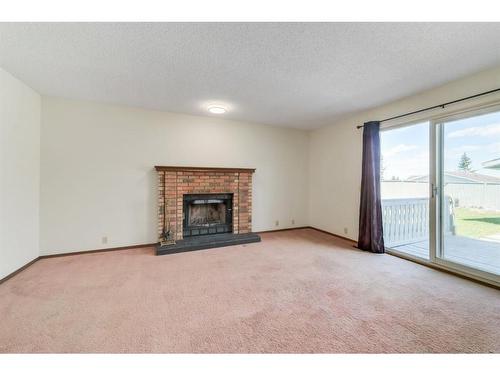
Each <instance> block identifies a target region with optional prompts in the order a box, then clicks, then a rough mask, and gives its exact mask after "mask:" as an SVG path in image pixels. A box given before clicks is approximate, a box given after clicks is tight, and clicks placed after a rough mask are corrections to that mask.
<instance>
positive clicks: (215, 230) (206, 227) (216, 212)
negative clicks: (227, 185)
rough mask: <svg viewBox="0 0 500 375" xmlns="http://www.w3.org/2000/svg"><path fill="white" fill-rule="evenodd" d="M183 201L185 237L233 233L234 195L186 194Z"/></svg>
mask: <svg viewBox="0 0 500 375" xmlns="http://www.w3.org/2000/svg"><path fill="white" fill-rule="evenodd" d="M183 201H184V204H183V213H184V221H183V224H184V229H183V236H184V237H189V236H201V235H207V234H219V233H231V232H232V231H233V220H232V209H233V196H232V194H186V195H184V198H183Z"/></svg>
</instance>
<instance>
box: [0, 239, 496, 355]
mask: <svg viewBox="0 0 500 375" xmlns="http://www.w3.org/2000/svg"><path fill="white" fill-rule="evenodd" d="M262 238H263V241H262V242H261V243H256V244H249V245H240V246H233V247H226V248H219V249H211V250H203V251H195V252H190V253H182V254H175V255H166V256H160V257H156V256H154V255H153V249H152V248H144V249H135V250H125V251H115V252H109V253H101V254H88V255H77V256H68V257H61V258H53V259H44V260H41V261H39V262H37V263H35V264H34V265H33V266H31V267H29V268H28V269H26V270H25V271H23V272H21V273H20V274H18V275H16V276H15V277H13V278H12V279H10V280H8V281H7V282H5V283H4V284H2V285H0V316H1V319H0V352H45V353H47V352H55V353H63V352H64V353H66V352H112V353H116V352H120V353H121V352H133V353H137V352H155V353H172V352H181V353H186V352H189V353H193V352H194V353H205V352H207V353H227V352H230V353H233V352H242V353H248V352H250V353H261V352H266V353H267V352H270V353H277V352H280V353H281V352H286V353H291V352H293V353H310V352H316V353H320V352H321V353H324V352H327V353H339V352H340V353H352V352H355V353H381V352H384V353H387V352H389V353H394V352H403V353H415V352H418V353H422V352H466V353H468V352H481V353H488V352H500V292H499V291H498V290H495V289H492V288H488V287H485V286H482V285H479V284H476V283H474V282H471V281H467V280H463V279H460V278H458V277H455V276H452V275H448V274H445V273H442V272H439V271H435V270H432V269H429V268H426V267H423V266H420V265H417V264H415V263H412V262H409V261H405V260H402V259H399V258H396V257H393V256H390V255H374V254H369V253H365V252H361V251H358V250H356V249H354V248H352V247H351V245H350V244H349V243H347V242H344V241H342V240H337V239H335V238H333V237H331V236H328V235H325V234H322V233H319V232H317V231H314V230H310V229H303V230H296V231H287V232H278V233H269V234H264V235H263V236H262Z"/></svg>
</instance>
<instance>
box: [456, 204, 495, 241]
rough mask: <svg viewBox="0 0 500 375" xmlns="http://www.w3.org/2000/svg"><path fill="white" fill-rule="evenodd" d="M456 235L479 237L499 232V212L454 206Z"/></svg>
mask: <svg viewBox="0 0 500 375" xmlns="http://www.w3.org/2000/svg"><path fill="white" fill-rule="evenodd" d="M455 226H456V234H457V235H458V236H466V237H472V238H481V237H486V236H491V235H493V234H500V212H494V211H485V210H474V209H470V208H455Z"/></svg>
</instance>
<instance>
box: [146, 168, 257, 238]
mask: <svg viewBox="0 0 500 375" xmlns="http://www.w3.org/2000/svg"><path fill="white" fill-rule="evenodd" d="M155 169H156V171H157V173H158V238H160V237H161V234H162V230H163V223H164V218H163V213H164V204H165V203H166V205H167V206H166V213H167V223H168V225H169V226H170V230H171V232H172V233H173V238H174V239H175V240H181V239H182V225H183V224H182V221H183V212H182V203H183V195H184V194H213V193H232V194H233V232H234V233H250V232H251V231H252V174H253V172H255V169H242V168H205V167H163V166H156V167H155Z"/></svg>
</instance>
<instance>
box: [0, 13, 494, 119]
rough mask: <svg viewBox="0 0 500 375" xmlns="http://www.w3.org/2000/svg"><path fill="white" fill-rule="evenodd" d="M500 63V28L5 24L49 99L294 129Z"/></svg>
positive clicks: (5, 36) (14, 65) (6, 56)
mask: <svg viewBox="0 0 500 375" xmlns="http://www.w3.org/2000/svg"><path fill="white" fill-rule="evenodd" d="M499 64H500V23H497V24H486V23H482V24H471V23H468V24H467V23H448V24H428V23H406V24H403V23H108V24H106V23H83V24H78V23H65V24H55V23H33V24H11V23H3V24H0V66H2V67H3V68H4V69H5V70H7V71H9V72H10V73H12V74H13V75H14V76H16V77H18V78H19V79H21V80H23V81H24V82H26V83H27V84H28V85H30V86H31V87H33V88H34V89H35V90H37V91H39V92H40V93H42V94H45V95H52V96H61V97H68V98H76V99H88V100H96V101H103V102H110V103H119V104H125V105H131V106H137V107H143V108H149V109H157V110H164V111H172V112H182V113H188V114H195V115H205V116H214V115H210V114H209V113H208V112H207V111H206V106H207V104H209V103H211V102H213V103H223V104H225V105H226V106H227V107H228V108H229V112H228V113H227V114H225V115H223V117H224V118H229V119H235V120H244V121H250V122H257V123H263V124H271V125H280V126H290V127H297V128H314V127H317V126H320V125H323V124H326V123H328V122H329V121H332V120H334V119H336V118H338V117H339V116H342V115H345V114H346V113H349V112H353V111H358V110H362V109H367V108H370V107H374V106H377V105H380V104H384V103H386V102H389V101H391V100H395V99H398V98H401V97H404V96H408V95H411V94H414V93H416V92H419V91H422V90H425V89H429V88H431V87H434V86H437V85H440V84H443V83H445V82H447V81H450V80H453V79H456V78H459V77H461V76H464V75H467V74H470V73H474V72H477V71H480V70H483V69H486V68H489V67H492V66H494V65H499ZM219 117H220V116H219Z"/></svg>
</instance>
